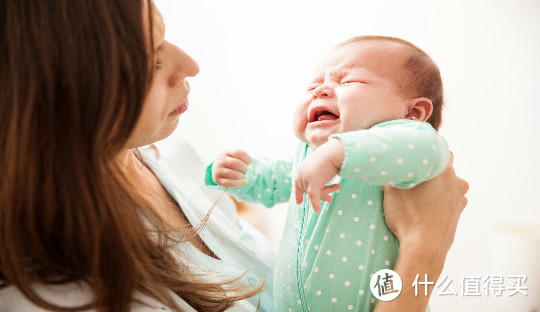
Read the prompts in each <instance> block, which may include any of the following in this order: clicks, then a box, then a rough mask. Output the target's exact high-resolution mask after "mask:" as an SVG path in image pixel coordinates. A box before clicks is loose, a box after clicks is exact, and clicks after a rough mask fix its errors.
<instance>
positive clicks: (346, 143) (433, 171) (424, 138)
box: [330, 119, 450, 188]
mask: <svg viewBox="0 0 540 312" xmlns="http://www.w3.org/2000/svg"><path fill="white" fill-rule="evenodd" d="M330 138H336V139H339V140H340V141H341V142H342V144H343V147H344V149H345V159H344V161H343V164H342V166H341V169H340V172H339V175H340V176H341V177H343V178H346V179H363V180H365V181H366V182H368V183H369V184H371V185H386V184H390V185H393V186H395V187H399V188H411V187H414V186H415V185H417V184H418V183H420V182H423V181H427V180H429V179H431V178H433V177H435V176H437V175H438V174H440V173H441V172H443V171H444V169H445V168H446V165H447V164H448V161H449V159H450V151H449V149H448V143H447V142H446V140H445V139H444V138H443V137H442V136H440V135H439V134H438V132H437V131H436V130H435V129H433V127H432V126H431V125H430V124H428V123H425V122H420V121H411V120H405V119H400V120H393V121H388V122H383V123H380V124H378V125H375V126H373V127H371V128H369V129H366V130H358V131H351V132H345V133H339V134H334V135H332V136H330Z"/></svg>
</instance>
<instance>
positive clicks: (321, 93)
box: [312, 83, 334, 98]
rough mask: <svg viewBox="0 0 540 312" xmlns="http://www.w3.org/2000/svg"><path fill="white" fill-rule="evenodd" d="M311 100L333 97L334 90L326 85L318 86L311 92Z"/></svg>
mask: <svg viewBox="0 0 540 312" xmlns="http://www.w3.org/2000/svg"><path fill="white" fill-rule="evenodd" d="M312 94H313V98H327V97H332V96H334V90H333V89H332V87H331V86H329V85H328V84H326V83H323V84H322V85H320V86H318V87H317V88H315V89H314V90H313V93H312Z"/></svg>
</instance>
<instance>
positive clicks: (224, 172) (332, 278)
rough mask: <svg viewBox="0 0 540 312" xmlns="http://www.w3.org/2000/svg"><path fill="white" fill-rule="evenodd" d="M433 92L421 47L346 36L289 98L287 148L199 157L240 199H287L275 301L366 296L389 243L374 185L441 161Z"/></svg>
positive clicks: (293, 305)
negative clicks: (209, 159) (292, 150)
mask: <svg viewBox="0 0 540 312" xmlns="http://www.w3.org/2000/svg"><path fill="white" fill-rule="evenodd" d="M442 104H443V92H442V81H441V77H440V73H439V70H438V68H437V66H436V65H435V63H434V62H433V61H432V60H431V58H430V57H429V56H428V55H427V54H426V53H424V52H423V51H422V50H420V49H418V48H417V47H416V46H414V45H412V44H411V43H409V42H407V41H404V40H401V39H397V38H391V37H378V36H364V37H356V38H352V39H350V40H348V41H345V42H343V43H341V44H339V45H338V46H336V47H335V48H334V49H332V50H331V51H330V52H329V53H327V54H326V55H325V56H324V57H323V58H322V60H321V61H320V63H319V64H318V66H317V67H316V70H315V75H314V78H313V81H312V82H311V84H310V86H309V88H308V89H307V92H306V97H305V100H304V101H303V102H302V103H300V105H299V106H298V107H297V109H296V112H295V116H294V130H295V134H296V136H297V137H298V138H299V139H300V140H301V142H300V143H299V146H298V150H297V153H296V156H295V159H293V160H292V161H291V160H277V161H269V160H266V159H253V160H252V159H251V157H250V156H249V155H248V154H247V153H245V152H243V151H235V152H231V153H227V154H224V155H222V156H221V157H219V158H218V159H216V160H215V161H214V162H213V164H212V165H210V166H209V167H208V170H207V173H206V183H207V184H208V185H216V184H217V185H220V186H224V187H232V188H230V189H229V192H230V193H232V194H233V195H235V196H237V197H239V198H240V199H242V200H248V201H258V202H261V203H263V204H264V205H266V206H268V207H271V206H273V205H274V204H275V203H278V202H284V201H287V200H289V201H290V205H291V207H290V208H289V211H288V216H287V222H286V225H285V232H284V234H283V239H282V241H281V245H280V248H279V253H278V259H277V262H276V267H275V273H274V299H275V302H276V303H277V306H278V310H279V311H309V310H311V311H348V310H354V311H369V310H373V309H374V308H375V304H376V300H375V298H374V297H373V296H372V295H371V291H370V287H369V283H370V276H371V275H372V274H374V273H375V272H377V271H378V270H381V269H392V268H393V266H394V263H395V260H396V257H397V253H398V245H399V243H398V241H397V239H396V237H395V236H394V235H393V234H392V233H391V232H390V231H389V230H388V228H387V226H386V224H385V222H384V215H383V209H382V204H383V192H382V188H381V186H382V185H387V184H390V185H393V186H395V187H400V188H411V187H414V186H415V185H416V184H418V183H421V182H423V181H426V180H429V179H431V178H433V177H435V176H436V175H438V174H439V173H441V172H442V171H443V170H444V169H445V167H446V165H447V162H448V160H449V158H450V152H449V150H448V145H447V143H446V141H445V140H444V138H442V137H441V136H439V135H438V133H437V131H436V130H435V129H438V127H439V125H440V123H441V108H442ZM293 185H294V188H293ZM293 193H294V194H293ZM332 194H333V196H332ZM321 200H322V201H323V202H321ZM321 205H322V209H321ZM319 212H320V213H319Z"/></svg>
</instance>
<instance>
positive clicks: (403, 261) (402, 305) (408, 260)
mask: <svg viewBox="0 0 540 312" xmlns="http://www.w3.org/2000/svg"><path fill="white" fill-rule="evenodd" d="M420 243H421V242H418V244H420ZM422 250H429V249H426V248H425V247H423V246H420V248H416V246H411V245H404V244H402V245H401V247H400V250H399V255H398V258H397V261H396V264H395V266H394V269H393V270H394V271H395V272H396V273H397V274H398V275H399V277H400V278H401V281H402V283H403V287H402V289H401V294H399V296H398V297H397V298H396V299H394V300H392V301H379V302H378V303H377V306H376V308H375V312H388V311H399V312H424V311H425V310H426V307H427V304H428V301H429V298H430V296H431V292H432V291H433V288H434V286H435V284H436V283H437V279H438V278H439V276H440V274H441V272H442V269H443V266H444V260H445V257H446V254H441V253H444V252H439V254H434V253H432V252H431V253H429V254H428V253H425V252H423V251H422ZM426 275H427V281H428V282H430V283H431V282H432V283H433V284H425V283H424V282H425V276H426ZM417 276H418V281H417V286H416V287H417V293H415V286H413V283H414V281H415V279H416V277H417ZM420 283H422V284H420ZM425 287H427V288H428V293H427V296H426V295H425Z"/></svg>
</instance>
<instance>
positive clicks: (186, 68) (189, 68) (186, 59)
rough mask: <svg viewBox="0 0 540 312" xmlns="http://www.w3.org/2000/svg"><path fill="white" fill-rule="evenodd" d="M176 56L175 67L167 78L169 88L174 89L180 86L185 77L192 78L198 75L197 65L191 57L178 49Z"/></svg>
mask: <svg viewBox="0 0 540 312" xmlns="http://www.w3.org/2000/svg"><path fill="white" fill-rule="evenodd" d="M176 49H177V55H176V56H175V58H176V60H177V64H176V67H175V69H174V71H173V73H172V74H171V76H170V78H169V86H170V87H171V88H174V87H176V86H177V85H178V84H180V83H181V82H182V81H183V80H184V79H185V78H186V77H193V76H196V75H197V74H198V73H199V63H197V61H195V60H194V59H193V58H192V57H191V56H189V55H188V54H187V53H186V52H184V51H182V50H181V49H180V48H178V47H176Z"/></svg>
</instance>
